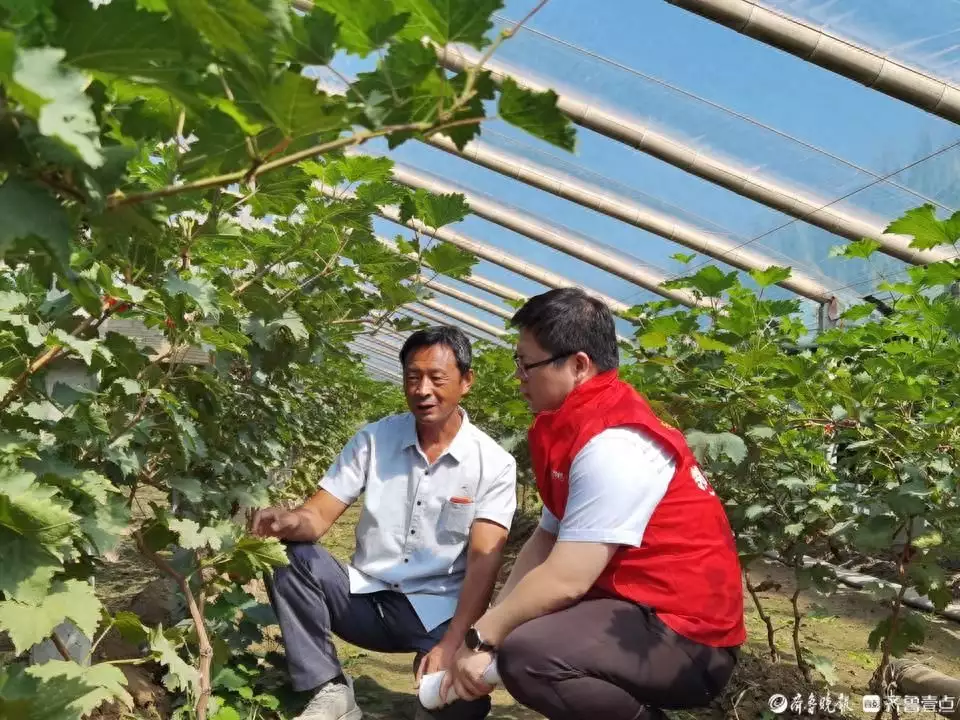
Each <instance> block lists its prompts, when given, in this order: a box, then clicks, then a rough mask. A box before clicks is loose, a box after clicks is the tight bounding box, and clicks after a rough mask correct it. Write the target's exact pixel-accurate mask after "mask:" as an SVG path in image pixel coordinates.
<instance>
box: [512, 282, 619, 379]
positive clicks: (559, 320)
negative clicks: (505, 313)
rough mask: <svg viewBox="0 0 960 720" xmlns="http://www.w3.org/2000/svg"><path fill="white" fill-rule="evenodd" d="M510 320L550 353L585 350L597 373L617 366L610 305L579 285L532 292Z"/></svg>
mask: <svg viewBox="0 0 960 720" xmlns="http://www.w3.org/2000/svg"><path fill="white" fill-rule="evenodd" d="M510 322H511V324H512V325H514V326H515V327H518V328H521V329H525V330H528V331H530V333H532V334H533V337H534V338H536V340H537V342H538V343H539V344H540V346H541V347H542V348H543V349H544V350H546V351H547V352H548V353H550V354H551V355H564V354H568V353H569V354H571V355H572V354H573V353H578V352H584V353H586V354H587V355H588V356H589V357H590V359H591V360H593V363H594V365H596V366H597V370H599V371H600V372H606V371H607V370H613V369H614V368H616V367H619V365H620V349H619V347H618V346H617V328H616V326H615V325H614V322H613V314H612V313H611V312H610V308H608V307H607V305H606V303H604V302H603V301H602V300H598V299H597V298H595V297H591V296H590V295H588V294H587V293H585V292H584V291H583V290H581V289H580V288H558V289H557V290H550V291H548V292H545V293H543V294H541V295H535V296H534V297H532V298H530V299H529V300H528V301H527V302H526V304H525V305H524V306H523V307H522V308H520V309H519V310H518V311H517V312H516V314H515V315H514V316H513V318H512V319H511V321H510ZM558 362H559V361H558Z"/></svg>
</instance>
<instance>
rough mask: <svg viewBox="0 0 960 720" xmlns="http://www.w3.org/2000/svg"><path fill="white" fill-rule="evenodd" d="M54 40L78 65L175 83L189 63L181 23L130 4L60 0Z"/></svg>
mask: <svg viewBox="0 0 960 720" xmlns="http://www.w3.org/2000/svg"><path fill="white" fill-rule="evenodd" d="M56 13H57V34H56V35H55V36H54V40H53V41H54V42H55V43H56V44H57V45H58V46H59V47H62V48H63V49H64V50H65V51H66V53H67V56H66V57H67V61H68V62H69V63H70V64H71V65H72V66H74V67H77V68H83V69H85V70H93V71H100V72H105V73H111V74H116V75H120V76H123V77H132V78H147V79H151V80H158V81H166V82H169V83H173V82H174V81H176V80H177V76H178V75H180V74H181V73H182V72H183V67H184V64H185V62H186V57H185V54H186V53H185V52H184V42H185V41H186V39H185V38H182V35H183V31H182V30H183V29H182V26H181V25H180V24H179V23H178V22H176V21H174V20H173V19H172V18H166V17H164V16H163V15H161V14H159V13H155V12H145V11H141V10H138V9H137V8H136V7H135V6H134V5H132V4H131V3H130V2H120V1H119V0H118V1H117V2H111V3H110V4H109V5H104V6H101V7H98V8H94V7H93V5H91V4H90V3H89V2H73V0H59V1H58V3H57V6H56Z"/></svg>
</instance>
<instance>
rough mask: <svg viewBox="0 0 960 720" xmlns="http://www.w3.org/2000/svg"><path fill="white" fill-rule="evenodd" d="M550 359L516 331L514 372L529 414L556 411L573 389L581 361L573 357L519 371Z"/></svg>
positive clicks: (532, 340) (533, 341) (529, 337)
mask: <svg viewBox="0 0 960 720" xmlns="http://www.w3.org/2000/svg"><path fill="white" fill-rule="evenodd" d="M580 355H582V353H581V354H580ZM550 357H552V355H551V354H550V353H549V352H547V351H546V350H544V349H543V347H541V346H540V343H538V342H537V341H536V339H535V338H534V336H533V334H531V333H530V331H529V330H526V329H522V330H521V331H520V339H519V340H518V341H517V362H518V364H519V365H520V366H521V367H518V368H517V372H516V377H517V379H518V380H519V381H520V394H521V395H523V398H524V399H525V400H526V401H527V404H528V405H529V406H530V410H531V411H532V412H533V413H539V412H545V411H550V410H556V409H557V408H559V407H560V406H561V405H562V404H563V401H564V400H565V399H566V397H567V395H569V394H570V391H571V390H573V389H574V388H575V387H576V386H577V382H578V368H579V366H580V365H581V364H582V360H581V359H579V358H578V357H577V356H571V357H567V358H564V359H563V360H562V361H561V362H558V363H552V362H551V363H546V364H545V365H540V366H538V367H535V368H530V369H527V370H524V369H523V367H522V366H527V365H531V364H534V363H538V362H540V361H542V360H546V359H548V358H550Z"/></svg>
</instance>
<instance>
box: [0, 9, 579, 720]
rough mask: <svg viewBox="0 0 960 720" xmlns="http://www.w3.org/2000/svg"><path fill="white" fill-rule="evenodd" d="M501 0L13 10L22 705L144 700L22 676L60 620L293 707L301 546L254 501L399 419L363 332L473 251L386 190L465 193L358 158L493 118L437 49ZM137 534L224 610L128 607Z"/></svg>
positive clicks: (4, 70) (530, 104)
mask: <svg viewBox="0 0 960 720" xmlns="http://www.w3.org/2000/svg"><path fill="white" fill-rule="evenodd" d="M500 6H501V3H500V2H499V1H497V0H493V1H485V2H481V3H475V2H466V1H465V0H456V1H455V2H447V1H444V2H434V1H433V0H350V1H349V2H346V1H342V0H320V1H319V2H317V3H316V7H314V8H313V9H312V10H311V11H310V12H308V13H300V12H294V11H292V9H291V7H290V3H289V2H287V0H197V1H194V0H112V2H110V3H106V4H103V3H97V6H96V7H95V6H94V5H93V4H91V3H89V2H86V1H85V0H81V1H80V2H74V1H73V0H43V1H42V2H32V3H31V2H21V1H19V0H0V216H2V217H3V223H2V227H0V417H2V426H0V544H2V546H3V550H4V559H3V562H2V563H0V632H3V633H5V634H6V635H8V636H9V639H10V640H11V641H12V643H13V645H14V647H15V651H16V653H17V654H18V655H20V656H23V657H21V658H19V659H18V660H17V661H16V662H14V663H12V664H10V665H7V666H4V668H3V669H2V670H0V715H3V716H4V717H6V716H8V715H9V716H11V717H18V718H58V719H59V718H65V717H80V716H81V715H83V714H89V713H91V712H94V711H96V709H97V708H98V707H99V706H100V705H102V704H103V702H105V701H109V700H119V701H120V702H121V703H122V704H126V705H128V706H129V704H130V697H129V695H128V694H127V693H126V691H125V690H124V687H123V685H124V680H123V677H122V675H120V674H119V673H118V671H117V669H116V668H115V667H114V666H113V665H110V664H107V663H100V664H93V665H91V666H89V667H86V666H81V665H75V664H73V663H68V662H66V661H63V662H56V663H49V664H47V665H44V666H42V668H29V669H27V670H24V667H25V663H24V660H25V658H26V655H25V653H26V651H28V650H29V649H30V648H31V646H33V645H34V644H36V643H38V642H41V641H43V640H45V639H46V638H48V637H49V636H50V635H51V633H53V632H54V628H56V627H58V626H59V625H60V624H61V623H63V622H64V621H70V622H72V623H73V624H75V625H76V626H77V627H78V628H79V629H80V630H81V631H82V632H83V633H84V634H86V635H87V636H89V637H90V638H91V639H96V637H97V636H98V635H102V633H104V632H107V631H109V630H111V629H112V628H116V629H117V630H119V631H120V632H121V633H122V634H123V636H124V637H126V638H127V639H129V640H130V641H131V642H133V643H135V644H136V645H137V646H138V647H140V648H141V650H142V651H143V653H144V655H143V658H142V659H144V660H146V659H152V660H154V661H156V662H157V663H158V665H159V666H161V667H162V668H163V673H164V677H165V686H166V687H167V689H168V690H169V691H170V692H171V693H172V694H174V695H175V696H178V697H177V698H176V699H175V705H176V709H175V716H176V717H183V718H193V717H197V716H203V715H206V716H217V717H220V718H230V717H238V716H239V717H249V716H251V713H253V712H254V710H255V711H256V712H257V713H271V714H275V713H276V712H277V711H278V708H279V703H280V701H279V700H278V698H277V697H275V696H274V695H273V694H272V692H271V687H269V676H270V673H271V672H273V669H274V665H275V662H276V661H275V660H274V659H268V658H265V657H263V653H262V651H261V652H260V655H259V656H255V655H254V650H252V648H253V647H256V646H257V645H258V644H259V645H260V646H262V645H263V642H264V640H265V638H264V636H263V633H262V630H263V628H264V627H265V626H266V625H267V624H269V623H270V622H273V621H274V619H273V618H272V617H271V616H270V613H269V608H268V607H267V608H264V606H263V605H262V604H261V603H259V602H256V601H254V600H252V598H250V596H248V595H247V594H246V593H245V592H244V591H242V590H240V584H241V583H246V582H249V581H252V580H256V579H260V578H263V576H264V575H265V574H267V573H270V572H271V571H272V570H273V568H275V567H277V566H280V565H283V564H285V562H286V553H285V550H284V548H283V546H282V545H281V544H280V543H279V542H278V541H277V540H275V539H262V538H253V537H250V536H249V535H247V534H246V529H245V527H246V526H245V522H244V514H245V513H246V512H247V511H249V510H251V509H253V508H256V507H259V506H263V505H265V504H267V503H269V502H276V501H290V502H297V501H301V500H302V499H303V498H304V497H305V496H308V495H309V494H311V493H312V492H314V491H315V489H316V484H317V480H318V478H319V477H320V476H321V475H322V474H323V472H324V471H325V470H326V469H327V467H328V466H329V464H330V463H331V462H332V460H333V458H334V456H335V454H336V453H337V452H339V450H340V448H341V447H342V446H343V445H344V443H345V442H346V441H347V440H348V439H349V437H350V436H351V435H352V434H353V433H355V432H356V430H357V429H358V428H359V427H360V426H361V425H362V424H363V423H365V422H368V421H370V420H372V419H375V418H379V417H381V416H383V415H385V414H387V413H391V412H395V411H398V410H401V409H403V408H404V400H403V396H402V394H401V393H400V392H399V390H398V389H397V388H395V387H392V386H389V385H386V384H384V383H381V382H377V381H374V380H372V379H371V378H370V377H368V376H367V375H366V374H365V372H364V368H363V365H362V363H361V362H360V358H359V357H358V356H357V355H356V354H354V353H353V352H352V351H351V350H350V349H349V348H350V345H349V343H350V341H351V340H353V339H354V338H355V337H357V336H358V335H360V334H364V333H369V332H372V330H371V329H370V328H371V327H374V326H376V325H380V326H382V327H383V328H384V329H387V330H389V329H395V330H401V329H407V328H408V327H409V325H410V322H409V321H404V320H395V319H393V318H394V313H395V311H396V310H397V308H398V307H400V306H401V305H403V304H405V303H408V302H410V301H412V300H415V299H417V298H418V297H420V296H421V295H423V294H424V290H423V288H422V286H421V284H420V281H419V275H420V272H421V270H422V268H423V267H424V266H425V265H429V266H432V267H433V268H434V270H435V271H436V272H439V273H444V274H447V275H450V276H453V277H462V276H464V275H466V274H468V273H469V272H470V270H471V268H472V266H473V265H474V264H475V262H476V259H475V258H473V257H472V256H471V255H470V254H468V253H464V252H462V251H460V250H457V249H455V248H451V247H446V246H435V247H431V248H430V249H428V250H425V251H421V248H420V245H419V242H418V243H417V245H416V249H415V252H413V253H412V254H413V258H404V257H401V256H398V255H397V254H396V253H395V252H393V251H391V250H389V249H387V248H385V247H384V246H383V245H382V244H381V243H380V241H379V240H378V239H377V237H376V236H375V235H374V232H373V223H372V217H373V215H374V214H375V213H376V212H377V211H378V209H379V207H380V206H382V205H393V206H397V207H400V208H402V212H403V213H404V216H405V217H406V218H415V219H417V220H419V221H420V222H422V223H425V224H426V225H429V226H431V227H442V226H444V225H447V224H449V223H452V222H458V221H460V220H462V219H463V218H464V217H465V216H466V214H467V213H468V212H469V208H468V207H467V206H466V204H465V202H464V199H463V197H461V196H459V195H445V196H434V195H431V194H429V193H425V192H423V191H417V192H412V191H410V190H407V189H406V188H403V187H401V186H399V185H396V184H394V183H392V182H391V175H392V173H391V171H392V162H391V160H390V159H389V158H377V157H369V156H365V155H363V154H362V152H361V153H356V154H354V152H353V151H354V150H356V149H357V148H359V147H360V146H362V145H363V144H364V143H365V142H368V141H370V140H373V139H375V138H380V137H383V138H385V140H386V142H387V146H388V147H391V148H393V147H396V146H397V145H399V144H401V143H403V142H407V141H409V140H411V139H425V138H426V137H428V136H429V135H431V134H433V133H437V132H448V133H449V134H450V136H451V137H453V138H454V140H455V141H457V142H460V143H462V142H465V141H466V140H467V139H469V138H472V137H475V136H476V135H477V134H479V132H480V121H481V120H483V119H484V117H485V112H486V108H487V107H495V103H491V104H489V105H487V104H485V103H486V102H487V101H494V100H495V99H496V96H497V93H498V90H497V88H496V86H495V85H494V83H493V82H492V81H491V79H490V77H489V75H488V74H487V73H486V72H484V71H482V70H481V69H479V68H469V69H467V70H464V71H463V72H460V73H454V74H450V73H448V72H447V71H446V70H445V69H444V68H442V67H441V66H440V64H439V62H438V60H437V56H436V52H435V50H434V49H433V48H432V47H431V46H430V45H428V44H424V43H423V42H422V40H423V38H424V37H425V36H426V37H428V38H430V39H431V40H433V41H434V42H436V43H439V44H445V43H448V42H465V43H469V44H471V45H473V46H474V47H477V48H478V49H481V50H485V49H488V48H490V46H491V43H492V42H501V41H503V40H505V38H494V37H491V35H492V33H491V32H490V31H491V29H492V28H493V22H492V13H493V12H494V11H495V10H497V9H499V8H500ZM372 52H376V53H377V54H378V56H379V60H378V62H377V63H376V65H375V67H374V68H373V69H372V70H369V71H367V72H363V73H360V74H359V75H358V77H357V78H356V79H355V81H354V82H353V83H352V85H351V87H349V88H348V89H347V90H346V92H345V93H344V94H343V95H339V94H329V93H326V92H323V91H321V90H319V89H318V88H317V85H316V82H315V80H314V79H313V78H314V77H315V73H314V72H313V70H314V69H315V68H313V67H312V66H317V65H325V64H328V63H330V62H332V60H333V59H334V58H337V59H338V61H339V60H340V58H342V57H343V56H344V55H354V56H356V55H360V56H365V55H368V54H370V53H372ZM354 59H356V58H354ZM349 62H350V61H349V59H348V63H349ZM509 93H510V94H511V97H509V98H507V100H506V101H505V103H501V104H503V105H504V106H505V107H506V108H507V109H508V113H507V114H508V115H510V114H511V112H512V114H513V116H514V117H515V118H519V120H518V121H517V124H519V125H520V126H521V127H528V128H529V129H530V130H531V132H534V133H537V134H541V135H543V134H553V135H557V136H558V137H559V136H561V135H562V137H563V138H564V142H565V144H566V145H568V146H572V131H571V130H570V125H569V123H568V122H566V121H565V120H563V119H562V117H561V116H560V115H559V114H558V113H557V111H556V108H555V98H554V97H553V96H552V95H550V94H543V95H538V96H536V97H533V96H531V97H530V98H527V97H526V96H525V95H523V94H522V93H515V92H514V91H512V90H511V91H509ZM511 108H513V109H512V110H511ZM348 148H349V149H350V150H351V153H350V154H349V155H347V154H345V153H344V151H345V150H346V149H348ZM321 185H322V187H321ZM331 188H333V189H335V190H336V191H337V192H336V193H335V194H334V195H333V196H330V195H328V194H326V193H324V192H323V190H324V189H331ZM341 191H343V192H341ZM350 191H352V192H350ZM144 492H149V493H150V495H151V497H152V499H153V502H152V504H151V505H150V507H149V509H145V508H144V507H142V506H143V503H141V502H140V500H139V498H140V495H141V494H143V493H144ZM134 543H135V544H136V545H137V548H138V549H139V550H140V552H141V554H142V555H143V557H144V560H146V561H148V562H150V563H152V564H153V565H155V566H156V567H157V569H158V571H161V572H163V573H165V574H166V575H168V576H169V577H170V578H171V580H172V581H173V582H175V584H176V585H177V587H178V588H179V591H180V592H181V594H184V595H186V597H183V598H181V602H183V603H184V605H185V606H187V607H194V608H203V610H204V613H203V615H204V616H203V617H202V618H201V619H200V620H199V622H198V618H197V617H195V616H191V617H190V618H188V619H186V620H184V621H183V622H181V623H179V624H175V625H174V626H172V627H168V628H166V629H164V628H162V627H145V626H143V625H142V624H141V622H140V620H139V619H138V618H137V617H136V616H135V615H133V614H132V613H130V612H126V611H122V612H120V613H116V614H111V613H108V612H106V611H105V610H104V608H103V607H102V606H101V603H100V600H99V599H98V598H97V596H96V594H95V592H94V590H93V587H92V585H91V584H89V578H90V577H91V576H96V575H97V573H98V572H99V571H100V570H101V569H102V568H103V565H104V563H105V562H106V560H107V558H108V556H109V555H108V554H109V553H112V552H115V551H117V549H118V548H123V549H124V550H125V551H126V550H130V549H131V545H132V544H134ZM204 631H206V632H204ZM204 638H208V639H210V645H212V653H213V655H212V658H213V659H212V668H210V670H209V672H208V670H207V669H205V666H204V660H203V658H204V657H205V656H207V648H205V647H204V646H203V645H204V643H205V642H206V640H204ZM211 673H212V674H211ZM207 681H210V682H211V686H212V691H213V692H212V695H211V696H210V697H209V698H206V696H205V694H204V692H203V687H204V686H205V683H206V682H207Z"/></svg>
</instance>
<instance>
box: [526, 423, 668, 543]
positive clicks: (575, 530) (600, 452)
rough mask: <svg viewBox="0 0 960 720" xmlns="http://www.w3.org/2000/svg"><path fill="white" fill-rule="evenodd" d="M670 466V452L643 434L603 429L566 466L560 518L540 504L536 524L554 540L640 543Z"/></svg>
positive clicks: (636, 430) (621, 429)
mask: <svg viewBox="0 0 960 720" xmlns="http://www.w3.org/2000/svg"><path fill="white" fill-rule="evenodd" d="M675 471H676V462H675V461H674V459H673V456H672V455H671V454H670V453H669V452H668V451H667V450H665V449H664V447H663V446H662V445H661V444H660V443H659V442H657V441H656V440H654V439H653V438H652V437H651V436H650V435H648V434H647V433H645V432H643V431H642V430H639V429H636V428H632V427H612V428H608V429H606V430H604V431H603V432H601V433H598V434H597V435H596V436H595V437H593V438H591V439H590V441H589V442H588V443H587V444H586V445H584V446H583V448H581V450H580V452H578V453H577V456H576V457H575V458H574V459H573V463H572V464H571V465H570V485H569V494H568V495H567V504H566V508H565V510H564V513H563V520H562V521H561V520H558V519H557V517H556V516H555V515H554V514H553V513H552V512H550V511H549V510H548V509H547V508H546V507H545V508H543V513H542V515H541V518H540V527H541V528H543V529H544V530H546V531H547V532H548V533H550V534H551V535H556V537H557V540H558V541H560V542H563V541H571V542H595V543H610V544H614V545H631V546H634V547H640V544H641V543H642V542H643V534H644V531H645V530H646V528H647V523H648V522H649V521H650V517H651V516H652V515H653V512H654V510H656V509H657V505H658V504H659V503H660V501H661V500H662V499H663V496H664V495H666V492H667V488H668V487H669V486H670V481H671V480H672V479H673V475H674V472H675Z"/></svg>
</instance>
